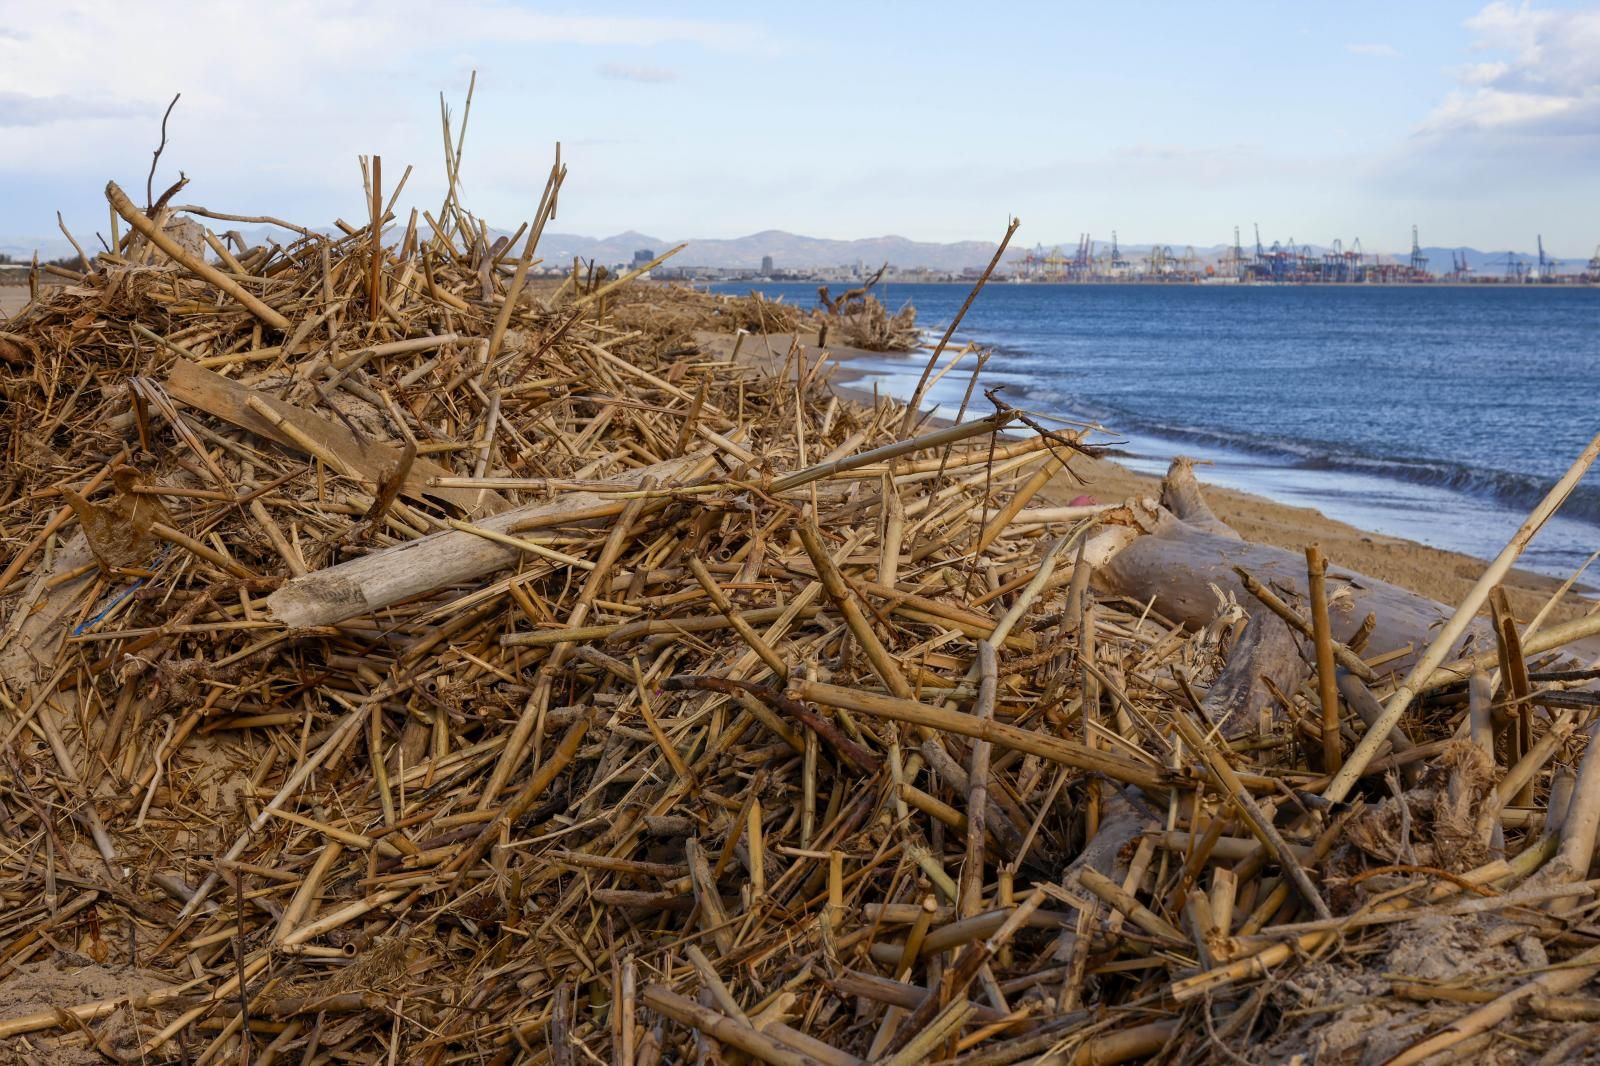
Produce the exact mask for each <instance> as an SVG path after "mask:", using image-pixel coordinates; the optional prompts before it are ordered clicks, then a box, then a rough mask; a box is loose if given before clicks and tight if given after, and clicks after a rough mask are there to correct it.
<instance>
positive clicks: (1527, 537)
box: [1322, 434, 1600, 803]
mask: <svg viewBox="0 0 1600 1066" xmlns="http://www.w3.org/2000/svg"><path fill="white" fill-rule="evenodd" d="M1596 458H1600V434H1597V435H1596V436H1595V438H1594V439H1593V440H1591V441H1590V442H1589V445H1588V447H1586V448H1585V449H1584V450H1583V453H1582V454H1581V455H1579V456H1578V458H1577V459H1576V460H1575V461H1574V462H1573V464H1572V465H1571V466H1570V467H1569V468H1568V469H1567V472H1566V473H1565V474H1564V475H1562V477H1561V479H1560V480H1559V481H1557V482H1556V483H1555V485H1553V486H1551V488H1550V491H1549V492H1548V493H1546V494H1545V497H1544V499H1543V500H1541V501H1540V502H1539V505H1538V506H1537V507H1535V508H1534V509H1533V513H1532V514H1530V515H1529V516H1528V518H1527V520H1526V521H1525V522H1523V523H1522V525H1521V526H1520V527H1519V528H1518V529H1517V531H1516V533H1514V534H1512V537H1511V541H1510V542H1509V543H1508V544H1507V545H1506V546H1505V548H1504V549H1502V550H1501V552H1500V554H1499V555H1497V556H1496V557H1495V559H1494V561H1493V562H1492V563H1490V564H1489V567H1488V569H1486V570H1485V571H1484V572H1483V575H1482V576H1481V577H1479V578H1478V581H1477V584H1475V585H1473V586H1472V589H1471V590H1470V591H1469V592H1468V593H1467V596H1466V598H1465V599H1464V600H1462V601H1461V605H1460V606H1459V607H1457V608H1456V613H1455V614H1454V615H1453V616H1451V618H1450V621H1448V622H1446V623H1445V625H1444V628H1442V629H1441V630H1440V631H1439V634H1438V635H1437V636H1436V637H1434V639H1433V644H1432V645H1431V646H1430V647H1429V648H1428V650H1427V652H1425V653H1424V654H1423V656H1422V658H1421V659H1419V660H1417V665H1416V666H1414V667H1412V669H1411V673H1410V674H1409V675H1408V676H1407V677H1406V679H1405V681H1403V682H1401V684H1400V687H1399V688H1397V689H1396V690H1395V692H1394V695H1393V696H1391V697H1389V702H1388V704H1387V705H1386V706H1385V707H1384V712H1383V717H1382V718H1381V719H1379V720H1378V722H1377V724H1376V725H1374V726H1373V727H1371V728H1370V729H1368V730H1367V733H1366V735H1365V736H1363V737H1362V738H1361V743H1359V744H1357V745H1356V747H1355V750H1354V751H1352V752H1351V753H1350V758H1349V760H1348V761H1347V762H1346V763H1345V764H1344V766H1343V767H1342V768H1341V769H1340V770H1339V772H1338V773H1337V774H1335V775H1334V778H1333V780H1332V781H1331V782H1330V783H1329V785H1328V787H1327V788H1326V789H1324V790H1323V793H1322V795H1323V798H1324V799H1327V800H1330V801H1332V802H1335V803H1337V802H1339V801H1340V800H1342V799H1344V798H1345V797H1346V796H1347V795H1349V793H1350V789H1351V788H1352V787H1353V786H1354V785H1355V783H1356V781H1357V779H1359V778H1360V776H1361V774H1362V771H1364V770H1365V769H1366V768H1367V764H1368V763H1369V762H1371V761H1372V759H1373V756H1374V755H1376V754H1377V751H1378V745H1380V744H1381V743H1383V739H1384V737H1386V736H1388V735H1389V730H1391V729H1393V728H1394V727H1395V726H1396V725H1398V724H1399V722H1400V719H1401V717H1402V716H1403V715H1404V714H1405V713H1406V708H1408V707H1410V706H1411V701H1412V700H1414V699H1416V697H1417V694H1418V693H1419V692H1421V691H1422V686H1423V683H1424V682H1425V680H1426V679H1427V678H1429V677H1431V676H1432V674H1433V672H1434V670H1436V669H1438V668H1439V666H1440V665H1442V664H1443V663H1444V661H1445V657H1446V656H1448V655H1449V654H1450V650H1451V648H1453V647H1454V646H1455V642H1456V641H1457V640H1459V639H1460V638H1461V635H1462V634H1463V633H1464V632H1466V629H1467V625H1468V624H1469V623H1470V622H1471V621H1472V618H1473V616H1474V615H1476V614H1477V613H1478V609H1479V608H1480V607H1482V606H1483V604H1484V601H1485V600H1487V599H1488V598H1489V593H1490V591H1491V590H1492V589H1493V588H1494V587H1495V586H1496V585H1497V584H1499V583H1500V581H1501V580H1502V579H1503V578H1504V577H1505V575H1506V574H1507V573H1508V572H1509V571H1510V570H1511V567H1512V566H1513V565H1514V564H1515V563H1516V561H1517V558H1518V557H1519V556H1521V554H1522V549H1524V548H1526V547H1527V546H1528V542H1529V541H1531V540H1533V538H1534V536H1535V535H1536V534H1537V533H1538V532H1539V530H1540V529H1542V528H1543V527H1544V524H1545V522H1547V521H1549V519H1550V516H1551V515H1553V514H1555V513H1556V511H1557V509H1559V508H1560V506H1561V504H1562V503H1564V502H1565V501H1566V498H1567V497H1568V496H1569V495H1570V494H1571V493H1572V490H1573V489H1574V488H1576V487H1577V484H1578V482H1579V481H1580V480H1581V479H1582V478H1583V475H1584V474H1585V473H1587V472H1588V470H1589V467H1591V466H1592V465H1594V461H1595V459H1596ZM1547 635H1548V634H1547Z"/></svg>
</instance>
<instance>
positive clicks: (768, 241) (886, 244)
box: [0, 226, 1588, 275]
mask: <svg viewBox="0 0 1600 1066" xmlns="http://www.w3.org/2000/svg"><path fill="white" fill-rule="evenodd" d="M491 233H494V234H496V235H499V233H500V231H491ZM244 235H245V237H246V238H247V239H249V240H252V241H259V240H265V239H273V240H278V241H280V242H282V241H284V240H286V239H287V238H288V237H289V236H290V235H289V234H286V233H284V232H281V231H276V230H274V229H272V228H270V227H265V226H256V227H250V228H247V229H246V230H245V233H244ZM85 238H87V240H85ZM79 239H80V240H84V241H85V247H86V248H87V247H89V246H91V245H98V242H97V241H95V240H94V237H93V235H92V234H81V235H79ZM678 243H684V242H683V239H682V238H679V239H675V240H668V239H666V238H664V237H656V236H652V235H650V234H646V233H639V232H637V231H635V230H629V231H627V232H625V233H618V234H616V235H615V236H611V237H584V236H580V235H578V234H573V233H546V234H545V235H544V238H543V240H541V241H540V246H539V253H540V256H541V257H542V258H543V259H544V261H545V262H546V263H548V264H552V265H553V264H556V263H561V262H568V261H570V260H571V259H572V258H573V257H574V256H576V257H579V258H582V259H586V260H597V261H599V262H601V263H605V264H613V263H627V262H630V261H631V260H632V259H633V256H634V253H635V252H639V251H644V250H649V251H651V252H653V253H656V254H659V253H661V252H664V251H666V250H667V249H669V248H671V247H672V246H673V245H675V244H678ZM686 243H687V244H688V247H687V248H685V249H684V250H683V251H682V252H679V253H678V255H677V256H676V257H675V258H674V260H673V265H674V266H696V267H736V268H741V269H747V270H758V269H760V267H761V265H762V260H763V259H764V258H766V257H767V256H771V257H772V263H773V267H774V268H775V269H778V270H804V269H807V268H812V267H835V266H841V265H846V264H854V263H856V262H860V263H861V264H862V265H863V266H868V267H876V266H877V265H878V264H880V263H889V264H890V265H892V266H896V267H900V268H902V269H906V268H911V267H925V268H927V269H929V270H937V271H960V270H964V269H967V268H969V267H982V266H985V265H987V264H988V262H989V259H990V257H991V256H993V255H994V249H995V245H994V243H993V242H992V241H955V242H952V243H948V244H939V243H934V242H931V241H915V240H911V239H910V238H908V237H897V236H885V237H865V238H861V239H858V240H848V241H846V240H831V239H828V238H824V237H806V236H802V235H800V234H795V233H788V232H786V231H784V230H775V229H773V230H762V231H761V232H760V233H752V234H750V235H749V236H747V237H735V238H731V239H728V238H707V239H694V238H691V239H689V240H687V242H686ZM1109 245H1110V242H1109V241H1100V240H1097V241H1096V242H1095V252H1096V254H1097V255H1103V254H1104V253H1105V252H1106V251H1107V249H1108V248H1109ZM1076 247H1077V241H1076V240H1072V241H1061V242H1056V243H1051V242H1043V243H1041V244H1038V245H1034V246H1032V247H1018V246H1013V247H1012V248H1010V249H1008V250H1007V253H1006V259H1007V260H1008V261H1009V260H1011V259H1020V258H1021V257H1023V256H1025V255H1027V254H1028V252H1029V251H1032V250H1034V248H1043V249H1045V250H1047V251H1048V250H1049V249H1052V248H1056V249H1059V250H1060V251H1061V252H1062V253H1063V254H1065V255H1068V256H1070V255H1072V253H1073V250H1074V249H1075V248H1076ZM1151 247H1152V246H1151V245H1149V244H1124V245H1121V246H1120V251H1121V253H1122V257H1123V258H1125V259H1127V260H1129V261H1130V262H1134V263H1137V262H1138V261H1139V260H1140V259H1142V258H1145V257H1147V256H1149V255H1150V252H1151ZM1165 247H1167V248H1170V249H1171V251H1172V253H1173V254H1175V255H1179V256H1181V255H1183V254H1184V252H1185V250H1186V247H1187V246H1185V245H1182V244H1172V245H1166V246H1165ZM1302 247H1305V246H1302ZM1310 247H1311V248H1312V249H1313V250H1315V251H1316V252H1317V253H1318V254H1321V253H1323V252H1324V251H1326V248H1325V247H1324V246H1321V245H1312V246H1310ZM35 249H37V250H38V252H39V256H40V258H42V259H54V258H57V257H59V256H64V255H70V254H72V247H71V245H69V244H68V243H67V242H66V240H65V239H63V238H62V237H61V236H60V235H59V234H57V235H53V236H43V237H38V238H31V239H30V238H0V254H3V255H9V256H11V257H12V258H13V259H16V260H18V261H23V262H25V261H27V260H28V259H29V258H30V257H31V256H32V255H33V253H34V250H35ZM1227 250H1228V246H1227V245H1222V244H1213V245H1207V246H1205V247H1196V248H1195V254H1196V255H1198V256H1199V257H1200V258H1202V259H1204V260H1206V261H1208V262H1215V261H1216V260H1218V259H1219V258H1221V257H1222V256H1223V255H1225V254H1226V252H1227ZM1254 250H1255V246H1254V243H1253V242H1251V243H1248V244H1246V246H1245V253H1246V254H1247V255H1248V254H1251V253H1252V252H1253V251H1254ZM1366 251H1367V254H1368V255H1371V254H1373V251H1374V250H1373V249H1367V250H1366ZM1422 251H1423V254H1425V255H1426V256H1427V257H1428V267H1429V269H1431V270H1432V271H1433V272H1434V273H1436V274H1446V273H1449V272H1450V269H1451V255H1452V253H1461V254H1465V256H1466V260H1467V265H1468V266H1470V267H1471V268H1472V270H1473V271H1474V272H1476V273H1479V274H1484V275H1488V274H1500V273H1504V272H1505V267H1506V259H1507V257H1508V256H1511V257H1515V258H1516V259H1518V260H1520V261H1522V262H1524V263H1527V262H1536V261H1537V260H1538V255H1537V254H1536V253H1529V252H1510V251H1504V250H1501V251H1481V250H1479V249H1477V248H1461V247H1458V248H1444V247H1438V246H1430V247H1427V248H1424V249H1423V250H1422ZM1382 255H1383V256H1384V257H1385V258H1386V259H1390V260H1405V259H1408V258H1409V257H1410V252H1409V251H1404V252H1395V251H1389V250H1385V251H1383V252H1382ZM1587 263H1588V259H1587V258H1572V257H1564V258H1562V260H1561V267H1560V269H1561V271H1562V272H1563V273H1571V272H1575V271H1579V270H1582V269H1584V268H1585V267H1586V265H1587Z"/></svg>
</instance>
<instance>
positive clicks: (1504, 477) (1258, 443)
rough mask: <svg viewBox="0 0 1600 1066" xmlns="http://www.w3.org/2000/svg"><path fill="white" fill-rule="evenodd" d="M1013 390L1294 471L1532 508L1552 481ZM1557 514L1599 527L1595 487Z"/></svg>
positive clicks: (1577, 493)
mask: <svg viewBox="0 0 1600 1066" xmlns="http://www.w3.org/2000/svg"><path fill="white" fill-rule="evenodd" d="M1017 392H1019V393H1025V394H1027V395H1028V396H1029V399H1030V401H1032V402H1035V403H1052V404H1055V405H1056V408H1057V409H1056V413H1058V414H1061V415H1069V414H1070V415H1071V416H1072V417H1074V418H1079V419H1083V420H1085V421H1094V422H1101V423H1104V424H1106V425H1108V426H1110V427H1111V428H1112V429H1114V430H1124V431H1127V432H1129V433H1134V434H1139V433H1144V434H1150V435H1153V436H1159V437H1161V438H1163V439H1165V440H1168V441H1170V442H1173V443H1180V444H1195V445H1203V446H1207V447H1212V448H1224V449H1227V450H1228V451H1230V452H1235V453H1239V454H1241V455H1242V456H1245V457H1257V458H1260V459H1264V460H1275V461H1277V463H1279V464H1281V465H1283V466H1286V467H1290V468H1293V469H1299V470H1320V471H1329V472H1332V473H1344V474H1357V475H1365V476H1368V477H1375V478H1382V479H1385V480H1388V481H1397V482H1402V483H1405V484H1409V485H1420V486H1424V487H1427V488H1438V489H1445V490H1449V491H1452V492H1458V493H1461V494H1463V495H1466V496H1472V497H1475V498H1478V499H1484V500H1490V501H1493V502H1495V503H1503V504H1505V505H1507V506H1508V507H1512V508H1514V509H1518V510H1523V511H1527V510H1531V509H1532V508H1533V507H1534V506H1536V505H1537V504H1538V503H1539V501H1540V500H1542V499H1544V497H1545V494H1546V493H1548V492H1549V491H1550V487H1551V486H1552V485H1553V484H1555V481H1556V479H1555V478H1553V477H1541V476H1539V475H1536V474H1526V473H1517V472H1515V471H1510V470H1497V469H1494V468H1491V467H1483V466H1474V465H1471V464H1467V463H1457V462H1449V461H1445V460H1436V459H1410V458H1398V457H1384V456H1372V455H1362V454H1360V453H1355V452H1348V451H1346V452H1338V451H1332V450H1329V449H1327V448H1325V447H1319V446H1317V445H1316V444H1312V443H1309V442H1306V441H1297V440H1285V439H1281V438H1274V437H1262V436H1254V435H1251V434H1248V433H1239V432H1230V431H1228V430H1216V429H1204V428H1197V427H1194V426H1178V425H1171V424H1168V423H1164V422H1159V421H1152V420H1150V419H1142V418H1137V417H1135V416H1132V415H1129V414H1128V413H1127V412H1125V411H1116V410H1111V409H1108V408H1104V407H1099V406H1096V405H1089V404H1083V403H1077V402H1071V401H1069V400H1068V398H1067V397H1065V396H1063V395H1062V394H1061V393H1059V392H1057V391H1055V390H1051V389H1048V388H1037V387H1035V388H1027V387H1023V388H1020V389H1018V390H1017ZM1064 402H1065V403H1066V407H1065V408H1064V409H1063V408H1062V406H1061V405H1062V404H1063V403H1064ZM1560 513H1561V514H1562V515H1563V516H1565V517H1567V518H1573V519H1579V520H1581V521H1584V522H1587V523H1589V524H1592V525H1600V487H1596V486H1589V485H1583V484H1580V485H1578V486H1577V487H1576V488H1575V489H1574V490H1573V492H1572V495H1571V496H1569V497H1568V498H1567V501H1566V503H1565V504H1563V505H1562V508H1561V512H1560ZM1597 547H1600V544H1597Z"/></svg>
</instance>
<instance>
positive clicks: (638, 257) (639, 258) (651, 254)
mask: <svg viewBox="0 0 1600 1066" xmlns="http://www.w3.org/2000/svg"><path fill="white" fill-rule="evenodd" d="M655 257H656V253H655V249H653V248H640V249H639V250H638V251H637V252H634V253H633V265H634V267H635V268H637V267H642V266H644V265H645V264H646V263H648V262H650V260H652V259H654V258H655Z"/></svg>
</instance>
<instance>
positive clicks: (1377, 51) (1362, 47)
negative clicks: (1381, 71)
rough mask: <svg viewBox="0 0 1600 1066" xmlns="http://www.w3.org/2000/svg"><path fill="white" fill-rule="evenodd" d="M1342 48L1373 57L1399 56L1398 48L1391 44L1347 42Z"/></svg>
mask: <svg viewBox="0 0 1600 1066" xmlns="http://www.w3.org/2000/svg"><path fill="white" fill-rule="evenodd" d="M1344 50H1345V51H1346V52H1351V53H1353V54H1355V55H1358V56H1371V57H1373V58H1375V59H1399V58H1400V49H1398V48H1396V47H1395V46H1394V45H1392V44H1347V45H1345V46H1344Z"/></svg>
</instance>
